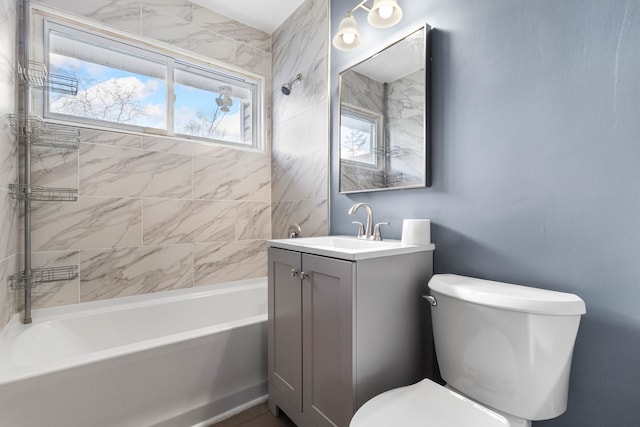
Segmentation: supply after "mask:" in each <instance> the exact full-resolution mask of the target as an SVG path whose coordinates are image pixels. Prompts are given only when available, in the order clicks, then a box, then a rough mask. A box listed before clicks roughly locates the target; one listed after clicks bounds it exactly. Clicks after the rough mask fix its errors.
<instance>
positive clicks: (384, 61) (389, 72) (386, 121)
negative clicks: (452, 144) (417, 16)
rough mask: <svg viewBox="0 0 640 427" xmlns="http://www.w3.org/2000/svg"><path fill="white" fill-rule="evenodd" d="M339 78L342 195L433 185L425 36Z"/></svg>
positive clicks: (404, 42)
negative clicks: (428, 146) (430, 165)
mask: <svg viewBox="0 0 640 427" xmlns="http://www.w3.org/2000/svg"><path fill="white" fill-rule="evenodd" d="M428 29H429V27H428V26H425V27H423V28H421V29H420V30H418V31H416V32H414V33H412V34H410V35H408V36H407V37H405V38H403V39H402V40H400V41H398V42H396V43H394V44H392V45H391V46H389V47H387V48H386V49H384V50H382V51H380V52H378V53H377V54H375V55H373V56H372V57H370V58H368V59H366V60H364V61H363V62H360V63H359V64H357V65H355V66H353V67H351V68H349V69H347V70H345V71H343V72H342V73H341V74H340V192H341V193H353V192H362V191H379V190H389V189H398V188H415V187H425V186H427V185H429V180H428V175H427V173H428V171H427V157H426V156H427V132H426V129H427V121H426V117H427V116H426V112H427V105H426V103H427V95H428V94H427V84H426V82H427V73H426V65H427V44H426V40H427V32H428Z"/></svg>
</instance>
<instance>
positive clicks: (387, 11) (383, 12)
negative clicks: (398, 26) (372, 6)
mask: <svg viewBox="0 0 640 427" xmlns="http://www.w3.org/2000/svg"><path fill="white" fill-rule="evenodd" d="M378 15H380V18H382V19H387V18H388V17H390V16H391V15H393V6H382V7H380V8H379V9H378Z"/></svg>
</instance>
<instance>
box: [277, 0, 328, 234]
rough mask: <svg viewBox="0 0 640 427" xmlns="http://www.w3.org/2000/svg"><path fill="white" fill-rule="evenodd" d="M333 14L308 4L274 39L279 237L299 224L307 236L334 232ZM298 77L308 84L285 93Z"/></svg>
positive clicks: (320, 3)
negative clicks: (330, 204)
mask: <svg viewBox="0 0 640 427" xmlns="http://www.w3.org/2000/svg"><path fill="white" fill-rule="evenodd" d="M328 16H329V2H328V1H327V0H307V1H305V2H304V3H303V4H302V5H300V7H299V8H298V9H297V10H296V11H295V12H294V13H293V14H292V15H291V16H290V17H289V18H288V19H287V20H286V21H285V22H284V23H283V24H282V25H281V26H280V28H278V29H277V30H276V31H275V32H274V33H273V35H272V40H273V45H272V56H273V87H272V89H273V94H272V96H273V149H272V161H271V162H272V172H271V175H272V188H271V197H272V214H271V217H272V231H273V237H274V238H284V237H287V232H288V229H289V226H290V225H291V224H293V223H297V224H299V225H300V226H301V228H302V234H303V235H304V236H315V235H326V234H328V232H329V209H328V202H327V201H328V173H329V172H328V167H329V161H328V148H329V142H328V141H329V123H328V110H329V104H328V90H327V82H328V75H329V74H328V52H329V50H328V49H329V45H328V43H329V19H328ZM298 73H302V75H303V80H302V82H301V83H300V84H297V85H295V86H294V87H293V89H292V91H291V94H290V95H289V96H285V95H283V94H282V93H281V91H280V87H281V86H282V84H284V83H286V82H287V81H289V80H290V79H291V78H292V77H293V76H295V75H296V74H298Z"/></svg>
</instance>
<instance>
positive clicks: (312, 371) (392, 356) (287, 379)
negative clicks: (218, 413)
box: [268, 236, 434, 427]
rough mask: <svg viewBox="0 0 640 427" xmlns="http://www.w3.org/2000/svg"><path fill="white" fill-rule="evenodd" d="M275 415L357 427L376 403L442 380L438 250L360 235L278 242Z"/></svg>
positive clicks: (272, 351) (273, 245)
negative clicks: (435, 346) (434, 307)
mask: <svg viewBox="0 0 640 427" xmlns="http://www.w3.org/2000/svg"><path fill="white" fill-rule="evenodd" d="M269 246H270V247H269V273H268V282H269V301H268V303H269V310H268V313H269V321H268V330H269V332H268V341H269V342H268V344H269V349H268V359H269V362H268V363H269V366H268V370H269V408H270V410H271V412H273V413H274V414H276V415H277V414H278V412H279V410H283V411H284V412H285V413H286V414H287V416H289V418H291V419H292V420H293V421H294V422H295V423H296V425H297V426H298V427H311V426H313V427H323V426H327V427H329V426H338V427H348V425H349V421H350V420H351V417H352V416H353V414H354V413H355V411H356V410H357V409H358V408H359V407H360V406H361V405H363V404H364V403H365V402H366V401H367V400H369V399H370V398H372V397H373V396H375V395H377V394H379V393H381V392H383V391H386V390H389V389H392V388H395V387H399V386H402V385H408V384H412V383H414V382H416V381H418V380H420V379H422V378H425V377H433V372H432V367H433V364H432V363H429V361H430V360H432V356H431V355H432V354H433V351H432V336H431V325H430V322H429V308H428V304H427V302H426V301H425V300H424V299H422V298H421V295H423V294H424V293H426V286H427V282H428V280H429V279H430V277H431V275H432V273H433V249H434V246H433V245H425V246H417V245H402V244H401V243H400V242H398V241H383V242H373V241H366V240H357V239H355V238H351V237H337V236H325V237H317V238H301V239H282V240H271V241H269Z"/></svg>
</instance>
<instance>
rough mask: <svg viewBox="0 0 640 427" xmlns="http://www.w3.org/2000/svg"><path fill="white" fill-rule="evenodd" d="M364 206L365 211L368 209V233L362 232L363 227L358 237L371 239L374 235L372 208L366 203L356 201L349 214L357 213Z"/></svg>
mask: <svg viewBox="0 0 640 427" xmlns="http://www.w3.org/2000/svg"><path fill="white" fill-rule="evenodd" d="M361 207H363V208H364V210H365V211H367V228H366V233H365V234H364V235H363V234H362V229H360V232H359V233H358V239H371V238H372V237H373V225H372V224H373V212H371V208H370V207H369V205H367V204H366V203H356V204H355V205H353V206H351V209H349V215H355V214H356V212H357V211H358V209H359V208H361Z"/></svg>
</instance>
